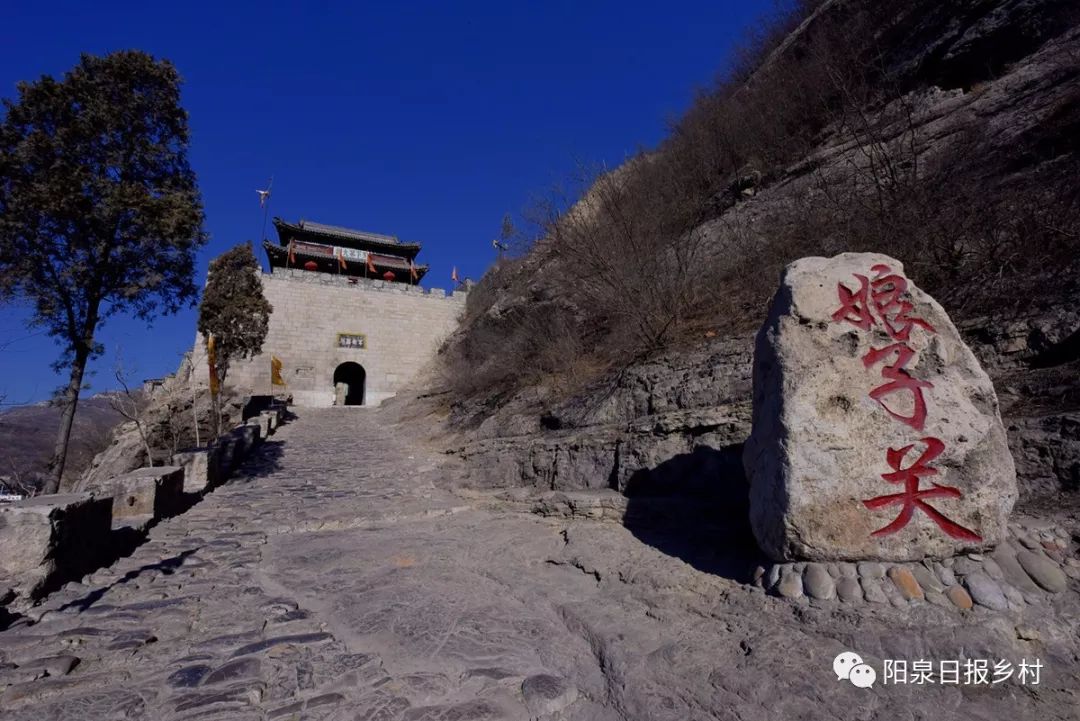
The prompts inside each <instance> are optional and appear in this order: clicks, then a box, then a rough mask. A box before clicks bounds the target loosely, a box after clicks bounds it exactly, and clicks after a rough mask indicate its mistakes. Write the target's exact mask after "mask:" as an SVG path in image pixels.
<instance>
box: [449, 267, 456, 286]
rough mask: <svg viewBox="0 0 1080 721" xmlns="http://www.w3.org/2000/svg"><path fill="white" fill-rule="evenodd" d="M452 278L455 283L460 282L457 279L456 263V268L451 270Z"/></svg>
mask: <svg viewBox="0 0 1080 721" xmlns="http://www.w3.org/2000/svg"><path fill="white" fill-rule="evenodd" d="M450 280H452V281H454V282H455V283H457V282H458V279H457V266H456V265H455V266H454V269H453V270H452V271H450Z"/></svg>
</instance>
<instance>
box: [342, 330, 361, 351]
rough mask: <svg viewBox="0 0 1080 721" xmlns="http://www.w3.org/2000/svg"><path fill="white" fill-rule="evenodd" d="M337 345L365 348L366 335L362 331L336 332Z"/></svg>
mask: <svg viewBox="0 0 1080 721" xmlns="http://www.w3.org/2000/svg"><path fill="white" fill-rule="evenodd" d="M337 347H338V348H353V349H360V348H367V336H365V335H364V334H363V333H338V334H337Z"/></svg>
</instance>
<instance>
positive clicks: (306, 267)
mask: <svg viewBox="0 0 1080 721" xmlns="http://www.w3.org/2000/svg"><path fill="white" fill-rule="evenodd" d="M318 269H319V264H318V263H316V262H315V261H313V260H309V261H308V262H306V263H304V270H318Z"/></svg>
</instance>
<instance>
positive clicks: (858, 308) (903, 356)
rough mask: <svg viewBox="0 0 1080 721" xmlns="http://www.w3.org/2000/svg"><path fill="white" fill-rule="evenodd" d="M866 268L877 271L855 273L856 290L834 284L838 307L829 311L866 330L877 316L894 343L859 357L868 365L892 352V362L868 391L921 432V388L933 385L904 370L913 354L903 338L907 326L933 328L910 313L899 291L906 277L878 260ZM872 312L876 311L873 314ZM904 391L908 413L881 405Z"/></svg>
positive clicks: (923, 421)
mask: <svg viewBox="0 0 1080 721" xmlns="http://www.w3.org/2000/svg"><path fill="white" fill-rule="evenodd" d="M870 270H872V271H874V272H875V273H876V274H877V275H876V276H874V280H873V281H871V280H870V279H869V278H867V277H866V276H865V275H859V274H855V277H856V278H857V279H858V280H859V289H858V290H857V291H852V290H850V289H849V288H847V286H845V285H844V284H843V283H837V284H836V290H837V294H838V295H839V297H840V309H839V310H837V311H836V312H835V313H833V315H832V319H833V320H834V321H838V322H839V321H846V322H848V323H851V324H852V325H853V326H855V327H856V328H859V329H860V330H870V329H871V328H872V327H874V326H877V325H878V319H880V321H881V327H882V328H883V329H884V330H885V332H886V333H887V334H888V335H889V337H890V338H891V339H892V340H893V341H894V343H892V344H891V345H888V346H886V347H884V348H871V349H870V350H869V351H868V352H867V354H866V355H865V356H863V365H864V366H866V367H867V368H869V367H870V366H872V365H874V364H875V363H877V362H878V361H881V360H883V359H885V358H887V357H888V356H889V354H890V353H896V362H895V363H893V364H892V365H890V366H886V367H885V368H883V369H882V370H881V377H882V378H884V379H885V380H886V381H887V382H886V383H883V384H881V385H880V386H878V387H877V388H875V389H874V390H872V391H870V397H871V398H873V399H874V400H875V401H877V402H878V403H880V404H881V407H882V408H884V409H885V412H886V413H888V414H889V415H891V416H892V417H893V418H896V419H897V420H899V421H901V422H903V423H906V424H908V425H909V426H911V427H912V428H914V429H915V430H917V431H921V430H922V429H923V427H924V426H925V424H926V399H925V398H924V396H923V389H924V388H933V384H931V383H930V382H928V381H919V380H915V379H914V378H912V376H911V374H910V373H909V372H908V371H907V368H906V366H907V363H908V361H909V360H911V358H912V357H913V356H914V355H915V351H913V350H912V349H911V347H910V346H908V344H907V341H908V339H909V338H910V336H911V329H912V328H913V327H915V326H919V327H920V328H924V329H925V330H927V331H929V332H931V333H936V332H937V331H936V330H934V327H933V326H932V325H930V324H929V323H927V322H926V321H925V320H923V319H922V318H913V317H912V316H911V311H913V310H915V306H914V305H912V304H911V302H910V301H908V300H905V299H904V298H903V294H904V293H906V292H907V287H908V285H907V279H905V278H904V277H903V276H900V275H897V274H896V273H893V272H892V270H891V269H890V268H889V266H887V265H883V264H880V263H879V264H878V265H875V266H873V267H872V268H871V269H870ZM873 311H877V315H876V317H875V315H874V312H873ZM905 391H906V392H910V393H911V399H912V408H913V410H912V413H911V415H910V416H905V415H902V414H900V413H897V412H896V411H894V410H893V409H891V408H889V406H887V405H886V404H885V398H886V397H888V396H891V395H893V394H894V393H903V392H905Z"/></svg>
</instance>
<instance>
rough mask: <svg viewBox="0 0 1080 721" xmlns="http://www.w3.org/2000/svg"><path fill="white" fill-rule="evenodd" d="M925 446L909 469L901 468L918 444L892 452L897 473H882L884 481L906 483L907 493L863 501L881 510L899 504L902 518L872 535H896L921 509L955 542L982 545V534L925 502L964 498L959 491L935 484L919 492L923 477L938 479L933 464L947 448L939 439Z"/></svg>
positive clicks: (890, 456) (891, 463)
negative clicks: (930, 499)
mask: <svg viewBox="0 0 1080 721" xmlns="http://www.w3.org/2000/svg"><path fill="white" fill-rule="evenodd" d="M922 442H923V443H925V444H926V450H925V451H923V453H922V455H921V456H919V457H918V458H917V459H916V460H915V462H914V463H912V464H911V465H910V466H908V467H907V468H901V467H900V466H901V464H902V463H903V462H904V458H906V457H907V454H908V452H909V451H910V450H911V449H912V448H914V447H915V446H914V444H912V445H907V446H904V447H903V448H890V449H889V451H888V453H887V454H886V457H887V459H888V463H889V466H891V467H892V469H893V470H892V472H891V473H882V474H881V477H882V478H884V479H885V480H886V481H888V482H889V483H903V484H904V490H903V491H902V492H901V493H891V494H889V495H886V496H878V497H877V498H871V499H870V500H867V501H863V505H865V506H866V507H867V508H870V509H877V508H883V507H885V506H891V505H893V504H897V503H899V504H901V505H902V508H901V509H900V514H899V515H898V516H897V517H896V518H895V519H894V520H893V521H892V522H891V523H889V524H888V525H887V526H884V527H882V528H879V529H878V530H876V531H874V532H873V533H871V534H870V535H871V536H887V535H889V534H890V533H896V532H897V531H899V530H900V529H901V528H903V527H904V526H906V525H907V524H908V523H909V522H910V521H911V517H912V516H914V515H915V509H918V510H920V511H922V512H923V513H925V514H926V515H927V516H929V517H930V520H932V521H933V522H934V523H936V524H937V525H938V528H940V529H941V530H943V531H945V533H947V534H949V535H950V536H952V537H953V538H959V539H961V540H964V541H981V540H982V538H981V537H980V536H979V534H977V533H975V532H974V531H972V530H970V529H967V528H964V527H963V526H961V525H960V524H959V523H957V522H955V521H953V520H952V519H951V518H949V517H947V516H945V515H944V514H943V513H941V511H939V510H937V509H936V508H934V507H933V506H931V505H930V504H929V503H927V502H926V501H924V500H923V499H924V498H960V497H962V495H963V494H961V493H960V490H959V489H958V488H953V487H952V486H943V485H940V484H938V483H933V482H931V484H930V485H931V486H933V488H926V489H922V490H920V489H919V481H920V479H922V478H923V476H936V475H937V472H938V469H936V468H932V467H931V466H930V465H929V463H930V461H932V460H934V459H935V458H937V457H938V456H940V455H941V452H942V451H944V450H945V444H944V443H942V442H941V439H939V438H923V439H922Z"/></svg>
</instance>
